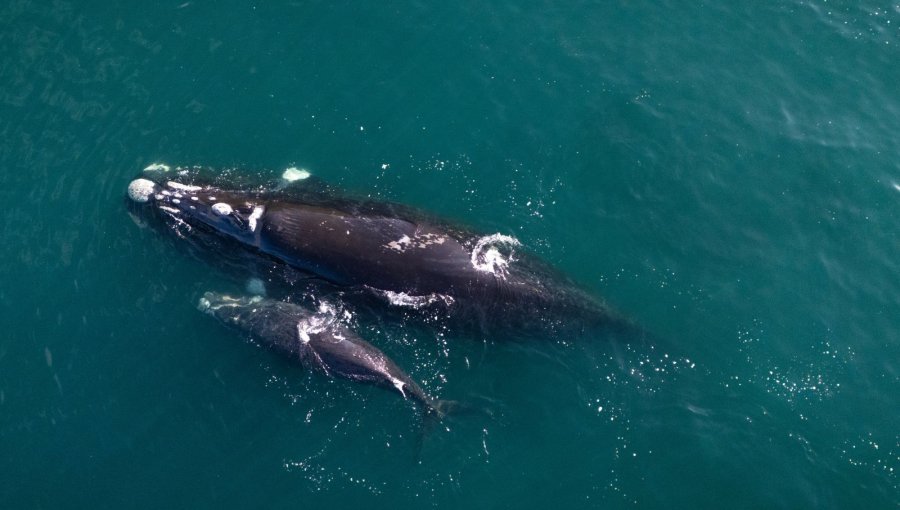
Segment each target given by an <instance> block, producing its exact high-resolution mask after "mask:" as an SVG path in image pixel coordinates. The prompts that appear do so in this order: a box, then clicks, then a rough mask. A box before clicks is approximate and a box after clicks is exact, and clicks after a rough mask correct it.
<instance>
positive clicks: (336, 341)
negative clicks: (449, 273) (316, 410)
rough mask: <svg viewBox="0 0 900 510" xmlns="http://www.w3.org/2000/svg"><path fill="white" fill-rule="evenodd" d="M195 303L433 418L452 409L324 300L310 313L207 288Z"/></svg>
mask: <svg viewBox="0 0 900 510" xmlns="http://www.w3.org/2000/svg"><path fill="white" fill-rule="evenodd" d="M197 307H198V308H199V309H200V311H202V312H205V313H207V314H209V315H212V316H213V317H215V318H217V319H219V320H220V321H221V322H222V323H224V324H227V325H229V326H232V327H235V328H237V329H238V330H240V331H241V332H243V333H244V334H246V335H247V336H248V337H249V339H250V340H252V341H254V342H256V343H258V344H260V345H263V346H265V347H267V348H269V349H271V350H273V351H275V352H277V353H280V354H282V355H285V356H287V357H288V358H289V359H291V360H292V361H295V362H299V363H300V364H301V365H303V366H304V367H306V368H309V369H311V370H314V371H316V372H319V373H321V374H324V375H326V376H329V377H340V378H343V379H349V380H351V381H356V382H360V383H364V384H372V385H375V386H379V387H382V388H386V389H389V390H392V391H396V392H397V393H399V394H400V395H401V396H402V397H403V398H406V399H409V400H412V401H414V402H417V403H418V404H420V405H421V406H423V408H424V409H425V410H426V411H428V412H432V413H434V414H435V415H437V416H438V417H443V416H444V414H445V413H446V412H447V411H448V410H449V408H451V407H455V406H454V405H453V404H454V402H452V401H447V400H437V399H433V398H431V397H430V396H428V395H427V394H426V393H425V391H424V390H422V388H421V386H419V385H418V384H417V383H416V381H414V380H413V379H412V378H411V377H410V376H409V375H408V374H407V373H406V372H405V371H403V369H401V368H400V367H399V366H397V364H396V363H394V361H393V360H391V358H389V357H388V356H387V355H386V354H384V352H382V351H381V350H379V349H378V348H376V347H375V346H373V345H372V344H370V343H369V342H366V341H365V340H363V339H362V338H360V337H359V335H357V334H356V333H355V332H353V331H352V330H351V329H350V328H348V327H346V326H345V325H343V324H342V323H341V322H340V318H339V317H338V316H337V315H336V314H335V313H334V310H333V308H331V307H329V306H328V305H327V304H326V303H322V304H321V306H320V308H319V310H317V311H314V312H313V311H309V310H307V309H305V308H303V307H301V306H298V305H295V304H291V303H286V302H282V301H277V300H272V299H265V298H262V297H260V296H253V297H237V298H235V297H231V296H228V295H225V294H219V293H215V292H207V293H205V294H204V295H203V297H202V298H200V301H199V303H198V305H197Z"/></svg>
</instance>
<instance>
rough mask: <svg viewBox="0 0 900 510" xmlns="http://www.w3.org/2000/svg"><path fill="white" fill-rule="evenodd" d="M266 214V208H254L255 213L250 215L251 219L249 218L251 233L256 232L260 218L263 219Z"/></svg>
mask: <svg viewBox="0 0 900 510" xmlns="http://www.w3.org/2000/svg"><path fill="white" fill-rule="evenodd" d="M264 212H266V208H265V207H262V206H257V207H254V208H253V212H252V213H250V217H249V218H247V223H249V224H250V231H251V232H256V227H257V226H258V225H257V222H258V221H259V219H260V218H262V215H263V213H264Z"/></svg>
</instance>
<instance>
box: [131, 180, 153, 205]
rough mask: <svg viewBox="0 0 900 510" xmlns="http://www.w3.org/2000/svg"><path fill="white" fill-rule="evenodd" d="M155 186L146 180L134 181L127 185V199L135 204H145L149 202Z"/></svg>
mask: <svg viewBox="0 0 900 510" xmlns="http://www.w3.org/2000/svg"><path fill="white" fill-rule="evenodd" d="M155 187H156V184H154V183H153V181H151V180H148V179H135V180H133V181H131V184H129V185H128V198H130V199H132V200H134V201H135V202H140V203H145V202H147V201H148V200H150V195H152V194H153V192H154V188H155Z"/></svg>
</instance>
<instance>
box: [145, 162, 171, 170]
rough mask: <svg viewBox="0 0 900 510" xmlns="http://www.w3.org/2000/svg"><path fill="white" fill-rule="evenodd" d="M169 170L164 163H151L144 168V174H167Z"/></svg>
mask: <svg viewBox="0 0 900 510" xmlns="http://www.w3.org/2000/svg"><path fill="white" fill-rule="evenodd" d="M169 170H171V167H169V165H166V164H165V163H153V164H151V165H147V168H144V171H145V172H168V171H169Z"/></svg>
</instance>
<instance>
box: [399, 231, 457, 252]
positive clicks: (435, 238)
mask: <svg viewBox="0 0 900 510" xmlns="http://www.w3.org/2000/svg"><path fill="white" fill-rule="evenodd" d="M446 241H447V237H446V236H442V235H440V234H435V233H426V234H419V233H417V234H415V235H414V236H413V237H412V238H410V237H409V236H408V235H404V236H403V237H401V238H400V239H397V240H396V241H391V242H389V243H387V244H386V245H384V247H385V248H388V249H390V250H394V251H396V252H397V253H403V252H405V251H406V250H408V249H409V248H427V247H429V246H431V245H433V244H444V242H446Z"/></svg>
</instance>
